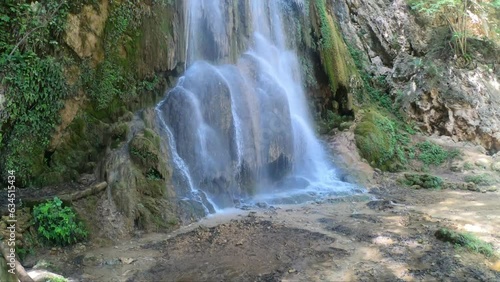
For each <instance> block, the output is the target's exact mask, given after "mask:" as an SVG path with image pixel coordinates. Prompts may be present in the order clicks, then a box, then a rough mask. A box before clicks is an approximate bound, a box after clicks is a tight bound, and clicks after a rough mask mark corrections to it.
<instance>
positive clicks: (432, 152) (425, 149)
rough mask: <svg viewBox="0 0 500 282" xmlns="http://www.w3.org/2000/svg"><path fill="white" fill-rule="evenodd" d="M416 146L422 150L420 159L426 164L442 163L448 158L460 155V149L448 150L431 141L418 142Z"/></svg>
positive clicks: (419, 155)
mask: <svg viewBox="0 0 500 282" xmlns="http://www.w3.org/2000/svg"><path fill="white" fill-rule="evenodd" d="M416 147H417V148H418V149H419V150H420V152H419V154H418V159H419V160H421V161H422V162H423V163H424V164H425V165H431V164H433V165H440V164H442V163H444V162H445V161H446V160H450V159H453V158H455V157H458V156H459V155H460V151H458V150H456V149H455V150H451V151H447V150H445V149H443V147H441V146H439V145H437V144H434V143H432V142H429V141H425V142H422V143H420V144H417V146H416Z"/></svg>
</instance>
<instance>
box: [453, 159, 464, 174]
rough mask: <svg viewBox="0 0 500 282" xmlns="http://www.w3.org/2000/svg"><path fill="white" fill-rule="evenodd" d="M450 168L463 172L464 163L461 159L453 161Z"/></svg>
mask: <svg viewBox="0 0 500 282" xmlns="http://www.w3.org/2000/svg"><path fill="white" fill-rule="evenodd" d="M450 170H451V171H454V172H462V171H463V165H462V163H461V162H459V161H453V162H452V163H451V165H450Z"/></svg>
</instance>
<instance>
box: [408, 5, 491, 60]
mask: <svg viewBox="0 0 500 282" xmlns="http://www.w3.org/2000/svg"><path fill="white" fill-rule="evenodd" d="M408 2H409V4H410V7H411V8H412V9H413V10H414V11H416V12H417V13H419V14H421V15H424V16H426V17H429V18H430V19H432V20H433V21H434V22H438V23H439V24H441V25H443V26H446V27H447V29H449V32H450V33H451V36H449V37H447V38H446V39H445V40H444V41H443V42H442V44H443V45H450V46H451V47H452V48H453V50H454V53H455V55H457V56H459V57H461V58H462V60H464V61H465V62H469V61H470V60H471V56H470V54H469V53H468V39H469V38H470V37H471V36H472V34H473V33H474V30H473V28H474V27H473V24H471V23H472V22H473V20H471V19H470V17H471V16H470V15H469V13H474V14H475V15H476V16H478V17H479V18H480V21H481V22H484V23H487V22H490V23H489V24H490V25H491V27H492V29H493V30H495V28H498V21H497V20H494V18H498V13H499V11H500V1H498V0H494V1H471V0H408ZM490 9H491V11H489V10H490ZM490 14H491V15H490ZM489 18H492V20H490V19H489ZM496 33H497V36H498V32H496Z"/></svg>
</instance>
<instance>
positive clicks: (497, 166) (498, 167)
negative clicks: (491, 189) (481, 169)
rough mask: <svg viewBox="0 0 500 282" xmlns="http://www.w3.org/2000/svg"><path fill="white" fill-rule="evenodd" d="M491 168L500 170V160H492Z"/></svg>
mask: <svg viewBox="0 0 500 282" xmlns="http://www.w3.org/2000/svg"><path fill="white" fill-rule="evenodd" d="M491 170H494V171H498V172H500V162H494V163H492V164H491Z"/></svg>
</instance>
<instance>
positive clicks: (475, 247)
mask: <svg viewBox="0 0 500 282" xmlns="http://www.w3.org/2000/svg"><path fill="white" fill-rule="evenodd" d="M435 236H436V238H438V239H439V240H441V241H445V242H450V243H452V244H454V245H456V246H460V247H465V248H466V249H468V250H469V251H472V252H475V253H480V254H483V255H485V256H487V257H492V256H495V251H494V250H493V246H492V245H491V244H490V243H487V242H485V241H483V240H481V239H479V238H477V237H476V236H475V235H473V234H470V233H462V232H456V231H453V230H449V229H447V228H441V229H439V230H438V231H436V233H435Z"/></svg>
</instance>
